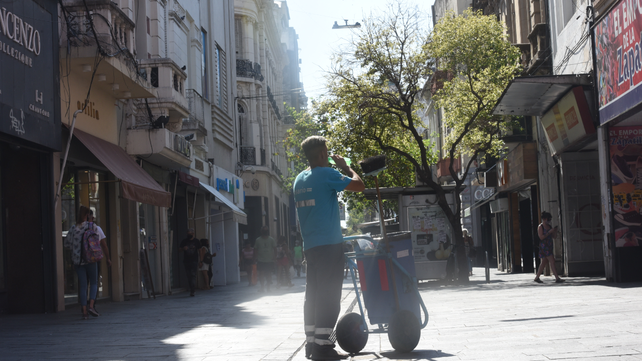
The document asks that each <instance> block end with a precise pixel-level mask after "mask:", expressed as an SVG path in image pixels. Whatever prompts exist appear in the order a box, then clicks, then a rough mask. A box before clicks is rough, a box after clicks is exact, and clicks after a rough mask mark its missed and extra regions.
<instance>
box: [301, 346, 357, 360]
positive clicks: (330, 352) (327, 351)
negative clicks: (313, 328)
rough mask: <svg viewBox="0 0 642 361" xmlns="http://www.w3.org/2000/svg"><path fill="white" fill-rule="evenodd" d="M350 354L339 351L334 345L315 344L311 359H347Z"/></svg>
mask: <svg viewBox="0 0 642 361" xmlns="http://www.w3.org/2000/svg"><path fill="white" fill-rule="evenodd" d="M347 358H348V355H346V354H343V353H339V352H337V351H336V350H335V349H334V346H330V345H327V346H321V345H315V346H314V347H313V348H312V355H310V360H345V359H347Z"/></svg>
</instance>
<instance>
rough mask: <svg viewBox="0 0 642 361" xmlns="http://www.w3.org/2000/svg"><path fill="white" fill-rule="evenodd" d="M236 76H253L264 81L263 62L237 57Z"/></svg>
mask: <svg viewBox="0 0 642 361" xmlns="http://www.w3.org/2000/svg"><path fill="white" fill-rule="evenodd" d="M236 76H238V77H242V78H253V79H255V80H258V81H261V82H262V81H263V79H264V78H263V75H262V74H261V64H259V63H252V60H248V59H236Z"/></svg>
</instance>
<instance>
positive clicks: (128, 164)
mask: <svg viewBox="0 0 642 361" xmlns="http://www.w3.org/2000/svg"><path fill="white" fill-rule="evenodd" d="M74 135H75V136H76V138H78V139H79V140H80V141H81V142H82V144H84V145H85V147H87V149H89V151H90V152H92V153H93V154H94V155H95V156H96V158H98V160H99V161H100V162H101V163H102V164H103V165H104V166H105V167H107V169H109V171H110V172H112V173H113V174H114V175H115V176H116V178H118V179H119V180H120V186H121V191H122V196H123V198H126V199H130V200H132V201H136V202H141V203H145V204H151V205H153V206H159V207H168V208H169V207H171V204H172V197H171V194H170V193H169V192H166V191H165V190H164V189H163V188H162V187H161V186H160V185H159V184H158V183H156V181H155V180H154V178H152V176H150V175H149V174H147V172H145V171H144V170H143V168H141V167H140V166H139V165H138V164H136V162H135V161H134V160H133V159H132V158H130V157H129V155H128V154H127V152H125V151H124V150H123V149H122V148H121V147H119V146H117V145H115V144H112V143H109V142H107V141H105V140H102V139H100V138H97V137H94V136H93V135H90V134H87V133H85V132H83V131H82V130H78V129H74Z"/></svg>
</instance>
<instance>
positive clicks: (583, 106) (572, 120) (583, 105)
mask: <svg viewBox="0 0 642 361" xmlns="http://www.w3.org/2000/svg"><path fill="white" fill-rule="evenodd" d="M542 126H543V127H544V130H546V139H547V140H548V145H549V146H550V147H551V153H553V154H554V155H556V154H559V153H560V152H561V151H563V150H564V149H565V148H567V147H569V146H571V145H573V144H574V143H576V142H578V141H580V140H582V139H584V138H585V137H586V136H587V135H588V134H593V133H595V127H594V126H593V120H592V119H591V112H590V111H589V108H588V104H587V102H586V97H585V96H584V90H583V89H582V87H575V88H573V90H572V91H570V92H569V93H568V94H566V95H565V96H564V97H563V98H562V99H561V100H560V101H559V102H557V104H555V105H554V106H553V108H552V109H551V110H549V111H548V112H547V113H546V114H544V116H543V117H542Z"/></svg>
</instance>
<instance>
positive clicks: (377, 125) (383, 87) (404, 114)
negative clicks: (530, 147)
mask: <svg viewBox="0 0 642 361" xmlns="http://www.w3.org/2000/svg"><path fill="white" fill-rule="evenodd" d="M420 14H421V12H420V11H418V9H417V8H406V7H404V5H403V4H402V3H400V2H399V3H396V4H393V5H389V9H388V11H387V12H386V13H385V14H383V15H381V16H371V17H370V18H369V19H367V20H365V21H364V22H363V26H362V30H361V31H360V32H358V33H356V34H355V36H354V38H353V40H352V41H351V43H350V47H349V50H348V51H346V52H343V53H339V54H337V56H336V57H335V62H334V65H333V68H332V69H331V71H330V76H329V96H328V97H327V98H326V99H324V101H323V103H324V104H323V107H321V108H320V109H321V110H323V111H322V113H321V114H320V116H322V117H323V118H324V119H325V120H326V121H327V122H328V136H329V137H330V138H331V139H332V140H333V141H334V142H336V143H340V144H343V146H344V147H345V148H346V149H350V151H351V152H353V154H359V155H364V156H365V155H375V154H379V153H381V152H384V153H385V154H386V155H387V157H388V159H389V162H388V166H389V169H388V171H386V172H384V173H383V174H388V175H390V176H391V178H392V180H390V181H391V182H393V183H397V182H398V183H401V184H408V183H414V174H415V171H416V174H417V176H418V177H419V179H420V180H421V181H423V182H424V183H425V184H427V185H428V186H429V187H431V188H432V189H433V190H434V191H435V193H436V198H437V203H438V205H439V206H440V208H441V209H442V210H443V211H444V213H445V215H446V217H447V218H448V221H449V223H450V225H451V227H452V229H453V232H454V238H455V242H456V244H457V245H458V246H460V247H461V248H460V249H463V239H462V231H461V213H462V212H461V197H460V194H461V192H462V191H463V189H464V181H465V179H466V176H467V175H468V171H469V169H470V167H471V165H473V164H474V162H475V161H476V160H477V158H478V157H479V156H480V154H500V153H501V152H502V150H503V142H502V141H501V140H500V139H499V138H498V135H499V134H500V131H501V130H502V129H504V128H505V127H506V126H507V125H506V123H505V122H503V121H502V119H501V118H499V117H496V116H493V115H492V109H493V107H494V105H495V103H496V101H497V99H498V98H499V96H500V95H501V93H502V91H503V90H504V88H505V87H506V86H507V85H508V82H509V81H510V80H511V79H512V78H513V77H514V76H515V75H516V74H517V73H518V71H519V57H520V54H519V50H518V49H517V48H515V47H513V46H511V45H510V43H509V42H508V41H507V39H506V36H505V35H504V31H503V30H504V28H503V25H502V24H501V23H499V22H498V21H497V20H496V19H495V18H493V17H491V16H484V15H482V14H481V13H473V12H472V11H470V10H468V11H466V12H464V13H463V14H462V15H459V16H456V15H455V14H453V13H450V14H447V16H445V17H444V18H443V19H441V20H440V21H439V23H438V24H437V25H436V26H435V28H434V30H433V31H432V33H431V32H430V31H429V30H428V29H427V28H425V27H422V23H421V19H420ZM433 67H434V68H433ZM433 69H434V70H438V71H439V72H437V73H438V74H447V76H445V77H443V78H440V79H439V80H440V81H443V87H441V89H439V90H436V91H435V92H434V94H433V99H434V100H435V102H436V104H437V105H438V106H439V107H441V109H442V112H443V124H444V125H445V127H447V129H449V132H448V134H447V135H444V148H443V151H444V153H445V154H447V156H448V157H449V158H450V159H457V158H458V157H462V156H465V157H466V158H465V161H464V164H463V171H462V172H461V174H460V173H457V172H456V171H455V169H454V165H453V163H454V162H451V164H450V167H449V168H450V173H451V175H452V177H453V184H451V186H454V191H453V193H454V199H455V204H454V207H453V208H451V205H450V204H449V203H448V200H447V193H448V192H447V190H446V187H445V185H443V184H440V183H439V182H438V181H437V180H436V179H435V178H434V176H433V169H432V167H433V166H434V165H435V164H436V163H437V160H438V159H437V154H438V151H439V149H436V148H435V147H436V144H433V142H432V141H431V140H429V139H425V136H424V129H425V128H426V124H424V123H423V122H422V119H421V118H420V117H419V115H418V111H420V110H422V107H423V106H424V105H423V103H422V102H420V101H419V100H420V96H421V94H422V91H423V90H424V84H426V81H428V80H430V79H432V78H431V77H432V76H433V74H434V73H433V71H434V70H433ZM387 181H388V180H387ZM459 262H460V263H459V269H460V274H459V279H460V280H461V281H468V268H467V266H466V259H465V257H459Z"/></svg>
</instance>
